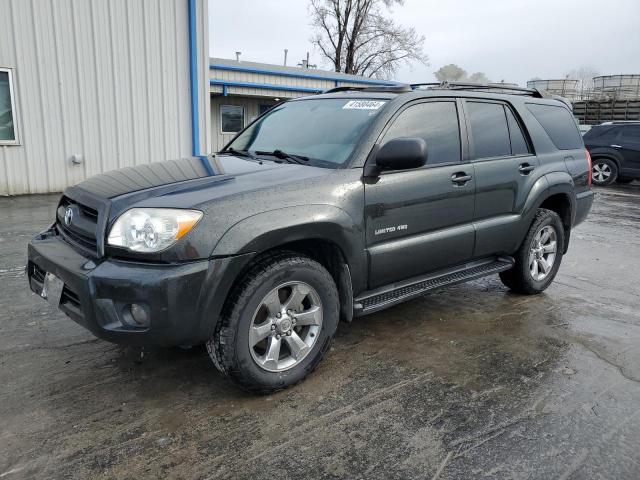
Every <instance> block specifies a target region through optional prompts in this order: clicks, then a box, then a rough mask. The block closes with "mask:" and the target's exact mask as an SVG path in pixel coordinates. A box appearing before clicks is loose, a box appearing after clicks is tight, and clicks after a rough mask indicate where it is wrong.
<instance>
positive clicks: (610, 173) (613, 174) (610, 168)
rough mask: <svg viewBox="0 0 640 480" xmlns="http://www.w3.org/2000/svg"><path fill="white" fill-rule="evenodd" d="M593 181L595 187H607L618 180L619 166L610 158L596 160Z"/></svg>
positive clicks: (592, 169)
mask: <svg viewBox="0 0 640 480" xmlns="http://www.w3.org/2000/svg"><path fill="white" fill-rule="evenodd" d="M591 173H592V177H591V178H592V179H593V183H594V184H595V185H598V186H599V187H606V186H607V185H611V184H612V183H613V182H615V181H616V179H617V178H618V165H616V162H614V161H613V160H609V159H608V158H596V159H595V160H593V166H592V167H591Z"/></svg>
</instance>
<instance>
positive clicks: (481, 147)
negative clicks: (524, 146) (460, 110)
mask: <svg viewBox="0 0 640 480" xmlns="http://www.w3.org/2000/svg"><path fill="white" fill-rule="evenodd" d="M466 105H467V106H466V109H467V111H468V115H469V121H470V128H471V137H472V139H473V152H474V158H488V157H507V156H510V155H511V141H510V140H509V128H508V127H507V117H506V116H505V113H504V107H503V106H502V104H500V103H485V102H467V104H466Z"/></svg>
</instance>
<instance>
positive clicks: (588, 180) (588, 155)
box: [584, 148, 593, 186]
mask: <svg viewBox="0 0 640 480" xmlns="http://www.w3.org/2000/svg"><path fill="white" fill-rule="evenodd" d="M584 151H585V152H586V153H587V164H588V165H589V173H588V174H587V185H589V186H591V183H592V182H593V163H592V162H591V154H590V153H589V150H587V149H586V148H585V150H584Z"/></svg>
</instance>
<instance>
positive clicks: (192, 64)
mask: <svg viewBox="0 0 640 480" xmlns="http://www.w3.org/2000/svg"><path fill="white" fill-rule="evenodd" d="M188 2H189V7H188V8H189V83H190V88H191V153H192V155H193V156H194V157H197V156H200V111H199V108H198V99H199V95H198V88H199V87H198V26H197V23H196V11H197V7H198V5H197V0H188Z"/></svg>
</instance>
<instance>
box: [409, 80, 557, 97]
mask: <svg viewBox="0 0 640 480" xmlns="http://www.w3.org/2000/svg"><path fill="white" fill-rule="evenodd" d="M411 88H412V89H414V90H419V89H420V88H427V89H443V90H471V91H484V90H506V91H507V92H509V93H514V94H516V95H529V96H532V97H537V98H555V97H554V96H553V95H551V94H550V93H549V92H547V91H546V90H540V89H537V88H524V87H518V86H513V85H508V84H504V83H473V82H446V81H445V82H429V83H412V84H411Z"/></svg>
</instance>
